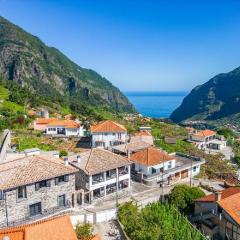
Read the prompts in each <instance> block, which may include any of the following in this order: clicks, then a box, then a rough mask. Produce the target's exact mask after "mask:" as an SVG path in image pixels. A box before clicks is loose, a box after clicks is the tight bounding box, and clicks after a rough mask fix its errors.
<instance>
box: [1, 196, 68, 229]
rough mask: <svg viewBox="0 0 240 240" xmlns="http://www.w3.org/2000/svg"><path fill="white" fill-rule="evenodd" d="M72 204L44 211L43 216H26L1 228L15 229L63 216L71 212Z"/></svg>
mask: <svg viewBox="0 0 240 240" xmlns="http://www.w3.org/2000/svg"><path fill="white" fill-rule="evenodd" d="M71 211H72V210H71V203H70V202H68V201H67V202H66V204H65V206H63V207H58V206H56V207H52V208H48V209H45V210H43V211H42V213H41V214H38V215H35V216H29V215H27V216H25V217H22V218H17V219H16V220H14V221H10V222H8V223H5V224H4V223H0V226H1V224H2V226H3V225H5V226H7V227H13V226H17V225H22V224H26V223H30V222H34V221H38V220H41V219H43V218H47V217H50V216H56V215H61V214H65V213H66V212H71Z"/></svg>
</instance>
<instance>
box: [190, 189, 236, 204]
mask: <svg viewBox="0 0 240 240" xmlns="http://www.w3.org/2000/svg"><path fill="white" fill-rule="evenodd" d="M237 193H240V187H230V188H227V189H225V190H223V191H221V199H222V200H223V199H225V198H228V197H230V196H232V195H234V194H237ZM215 201H216V198H215V193H212V194H210V195H207V196H204V197H201V198H198V199H196V200H195V202H215Z"/></svg>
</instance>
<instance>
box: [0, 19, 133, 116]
mask: <svg viewBox="0 0 240 240" xmlns="http://www.w3.org/2000/svg"><path fill="white" fill-rule="evenodd" d="M0 77H1V78H4V79H6V80H7V81H8V82H15V83H18V84H19V85H21V86H22V87H24V88H25V89H29V90H30V91H31V92H33V93H35V94H36V95H38V96H40V97H41V98H44V99H45V100H46V101H49V102H54V103H56V104H64V105H65V106H66V107H69V106H70V105H71V104H72V105H75V108H78V107H79V106H77V107H76V104H77V103H81V105H80V107H81V106H82V107H84V108H90V109H92V108H100V109H101V108H104V109H105V110H107V111H111V112H135V109H134V107H133V106H132V104H131V103H130V102H129V101H128V99H127V98H126V97H125V96H124V95H123V94H122V93H121V92H120V90H119V89H118V88H116V87H115V86H113V85H112V84H111V83H110V82H109V81H108V80H107V79H105V78H104V77H102V76H100V75H99V74H98V73H96V72H95V71H93V70H90V69H85V68H82V67H80V66H78V65H77V64H75V63H74V62H72V61H71V60H70V59H68V58H67V57H66V56H65V55H64V54H62V53H61V52H60V51H59V50H57V49H56V48H53V47H48V46H46V45H45V44H44V43H43V42H42V41H41V40H40V39H39V38H37V37H35V36H33V35H31V34H29V33H27V32H26V31H24V30H23V29H21V28H19V27H18V26H16V25H14V24H12V23H10V22H9V21H7V20H6V19H4V18H2V17H0Z"/></svg>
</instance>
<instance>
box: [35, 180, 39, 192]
mask: <svg viewBox="0 0 240 240" xmlns="http://www.w3.org/2000/svg"><path fill="white" fill-rule="evenodd" d="M39 189H40V183H39V182H38V183H36V184H35V190H36V191H38V190H39Z"/></svg>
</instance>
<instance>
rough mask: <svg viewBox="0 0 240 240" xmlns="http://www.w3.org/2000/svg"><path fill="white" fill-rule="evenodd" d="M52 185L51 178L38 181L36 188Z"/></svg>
mask: <svg viewBox="0 0 240 240" xmlns="http://www.w3.org/2000/svg"><path fill="white" fill-rule="evenodd" d="M50 186H51V181H50V180H44V181H41V182H37V183H36V184H35V190H36V191H37V190H39V189H40V188H44V187H50Z"/></svg>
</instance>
